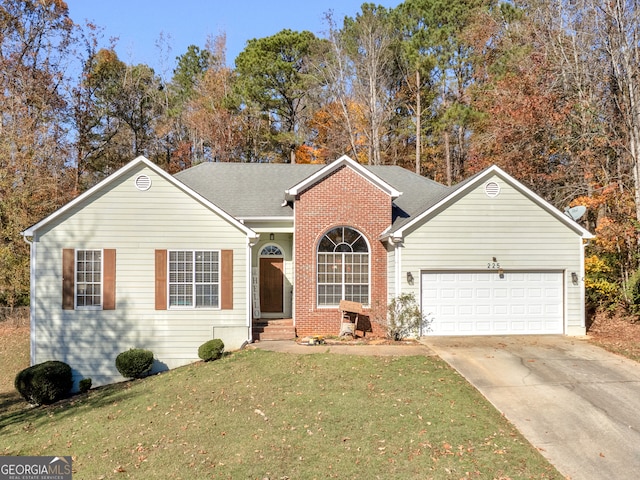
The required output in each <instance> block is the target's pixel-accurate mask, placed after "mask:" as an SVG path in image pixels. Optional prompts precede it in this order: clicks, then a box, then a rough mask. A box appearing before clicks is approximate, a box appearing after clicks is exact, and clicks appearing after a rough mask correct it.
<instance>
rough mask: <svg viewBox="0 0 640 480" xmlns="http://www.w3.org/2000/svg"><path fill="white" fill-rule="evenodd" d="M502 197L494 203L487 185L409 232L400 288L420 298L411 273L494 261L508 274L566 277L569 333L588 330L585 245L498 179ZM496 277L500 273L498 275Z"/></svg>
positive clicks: (469, 267) (467, 267)
mask: <svg viewBox="0 0 640 480" xmlns="http://www.w3.org/2000/svg"><path fill="white" fill-rule="evenodd" d="M493 180H495V181H497V182H498V183H499V184H500V186H501V192H500V194H499V195H498V196H497V197H495V198H490V197H488V196H487V195H486V194H485V193H484V185H485V184H484V183H483V184H482V185H480V186H478V187H477V188H475V189H474V190H472V191H470V192H469V193H468V194H467V195H466V196H464V197H462V198H460V199H459V200H458V201H457V202H455V203H454V204H452V205H449V206H448V207H447V208H446V209H444V210H442V211H441V212H440V213H438V214H436V215H435V216H433V217H431V218H429V219H427V220H426V221H424V222H422V223H421V224H420V225H417V226H416V227H415V228H414V229H413V230H412V231H410V232H407V233H406V235H405V238H404V242H403V246H402V273H401V283H402V285H403V289H404V290H405V291H413V292H414V293H415V295H416V298H420V282H419V281H416V282H415V283H414V285H413V286H411V285H408V284H407V281H406V272H407V271H411V272H412V273H413V275H414V278H416V279H419V275H416V273H419V272H420V271H429V270H478V271H487V270H490V269H488V264H490V263H492V262H493V258H494V257H495V258H496V260H497V263H499V264H500V267H501V268H503V269H504V270H505V271H509V270H529V271H531V270H534V271H542V270H549V271H562V272H564V280H565V300H566V303H565V315H566V318H565V327H566V332H565V333H571V332H576V331H579V330H580V329H583V328H584V318H583V313H582V312H583V306H582V303H583V299H582V293H581V290H582V288H581V286H580V285H578V286H575V285H573V284H572V283H571V272H577V273H578V275H579V276H580V277H582V273H581V257H580V252H581V248H582V246H581V245H582V239H581V238H580V236H579V235H578V234H577V233H576V232H574V231H573V230H571V229H570V228H569V227H568V226H567V225H565V224H563V223H562V222H560V221H559V220H558V219H557V218H556V217H554V216H552V215H551V214H550V213H549V212H548V211H546V210H544V209H543V208H542V207H540V206H539V205H537V204H535V203H534V202H533V201H532V200H530V199H529V198H528V197H526V196H525V195H523V194H522V193H520V192H519V191H518V190H516V189H515V188H513V187H511V186H510V185H509V184H508V183H506V182H505V181H503V180H502V179H500V178H498V177H495V178H493ZM496 275H497V272H496Z"/></svg>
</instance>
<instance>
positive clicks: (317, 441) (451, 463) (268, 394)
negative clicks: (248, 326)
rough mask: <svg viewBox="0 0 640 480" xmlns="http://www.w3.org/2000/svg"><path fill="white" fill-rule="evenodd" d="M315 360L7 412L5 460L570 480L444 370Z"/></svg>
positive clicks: (422, 362) (402, 361) (287, 359)
mask: <svg viewBox="0 0 640 480" xmlns="http://www.w3.org/2000/svg"><path fill="white" fill-rule="evenodd" d="M318 352H320V353H314V354H311V355H292V354H281V353H273V352H267V351H262V350H245V351H242V352H238V353H234V354H232V355H229V356H227V357H225V358H223V359H221V360H217V361H215V362H211V363H195V364H193V365H190V366H187V367H183V368H179V369H176V370H173V371H170V372H166V373H163V374H161V375H157V376H154V377H150V378H146V379H143V380H138V381H134V382H127V383H123V384H118V385H113V386H109V387H106V388H100V389H95V390H92V391H90V392H89V393H88V394H85V395H78V396H76V397H73V398H72V399H70V400H67V401H64V402H60V403H59V404H56V405H53V406H50V407H38V408H33V409H29V408H26V404H24V406H23V407H24V408H23V407H21V408H15V407H14V408H11V409H3V411H2V413H1V414H0V454H4V455H59V456H61V455H72V456H73V461H74V463H73V466H74V478H78V479H110V478H140V479H146V478H160V479H162V478H167V479H169V478H174V479H178V478H180V479H204V478H224V479H253V478H255V479H265V478H269V479H272V480H274V479H280V480H282V479H313V478H341V479H347V478H348V479H376V478H383V479H389V478H402V479H412V478H415V479H431V478H433V479H461V478H478V479H487V478H496V479H524V478H531V479H533V478H536V479H550V478H554V479H560V478H562V476H561V475H560V474H559V473H558V472H557V471H556V470H555V469H554V468H553V467H552V466H550V465H549V463H548V462H546V460H545V459H544V458H543V457H542V456H541V454H540V453H539V452H538V451H536V449H534V448H533V447H532V446H531V445H530V444H529V443H528V442H527V441H526V440H524V439H523V437H522V436H521V435H520V434H519V433H518V431H517V430H516V429H515V428H514V427H513V426H512V425H511V424H509V423H508V422H507V421H506V420H505V419H504V418H503V417H502V416H501V415H500V413H499V412H497V411H496V410H495V409H494V408H493V407H492V406H491V405H489V404H488V403H487V402H486V400H485V399H484V398H483V397H482V396H481V395H480V394H478V393H477V392H476V391H475V390H474V389H473V388H471V387H470V386H469V385H468V384H467V382H466V381H465V380H464V379H463V378H462V377H461V376H460V375H458V374H457V373H456V372H455V371H453V370H452V369H451V368H449V367H448V366H447V365H446V364H445V363H443V362H442V361H440V360H439V359H437V358H431V357H421V356H414V357H364V356H351V355H332V354H327V353H322V352H323V350H322V349H321V347H319V349H318ZM0 360H1V359H0Z"/></svg>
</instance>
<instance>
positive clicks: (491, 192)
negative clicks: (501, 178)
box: [484, 182, 500, 198]
mask: <svg viewBox="0 0 640 480" xmlns="http://www.w3.org/2000/svg"><path fill="white" fill-rule="evenodd" d="M484 193H486V194H487V197H491V198H493V197H497V196H498V194H499V193H500V185H498V183H496V182H489V183H487V184H486V185H485V186H484Z"/></svg>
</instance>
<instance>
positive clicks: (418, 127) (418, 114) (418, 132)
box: [416, 68, 422, 175]
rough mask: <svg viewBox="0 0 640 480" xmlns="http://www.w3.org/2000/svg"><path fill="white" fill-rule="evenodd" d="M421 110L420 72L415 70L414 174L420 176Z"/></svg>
mask: <svg viewBox="0 0 640 480" xmlns="http://www.w3.org/2000/svg"><path fill="white" fill-rule="evenodd" d="M421 116H422V110H421V105H420V70H418V69H417V68H416V174H417V175H420V136H421V134H422V125H421V121H420V117H421Z"/></svg>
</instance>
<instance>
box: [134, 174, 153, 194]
mask: <svg viewBox="0 0 640 480" xmlns="http://www.w3.org/2000/svg"><path fill="white" fill-rule="evenodd" d="M136 188H137V189H138V190H141V191H143V192H144V191H145V190H149V189H150V188H151V179H150V178H149V176H148V175H138V176H137V177H136Z"/></svg>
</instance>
